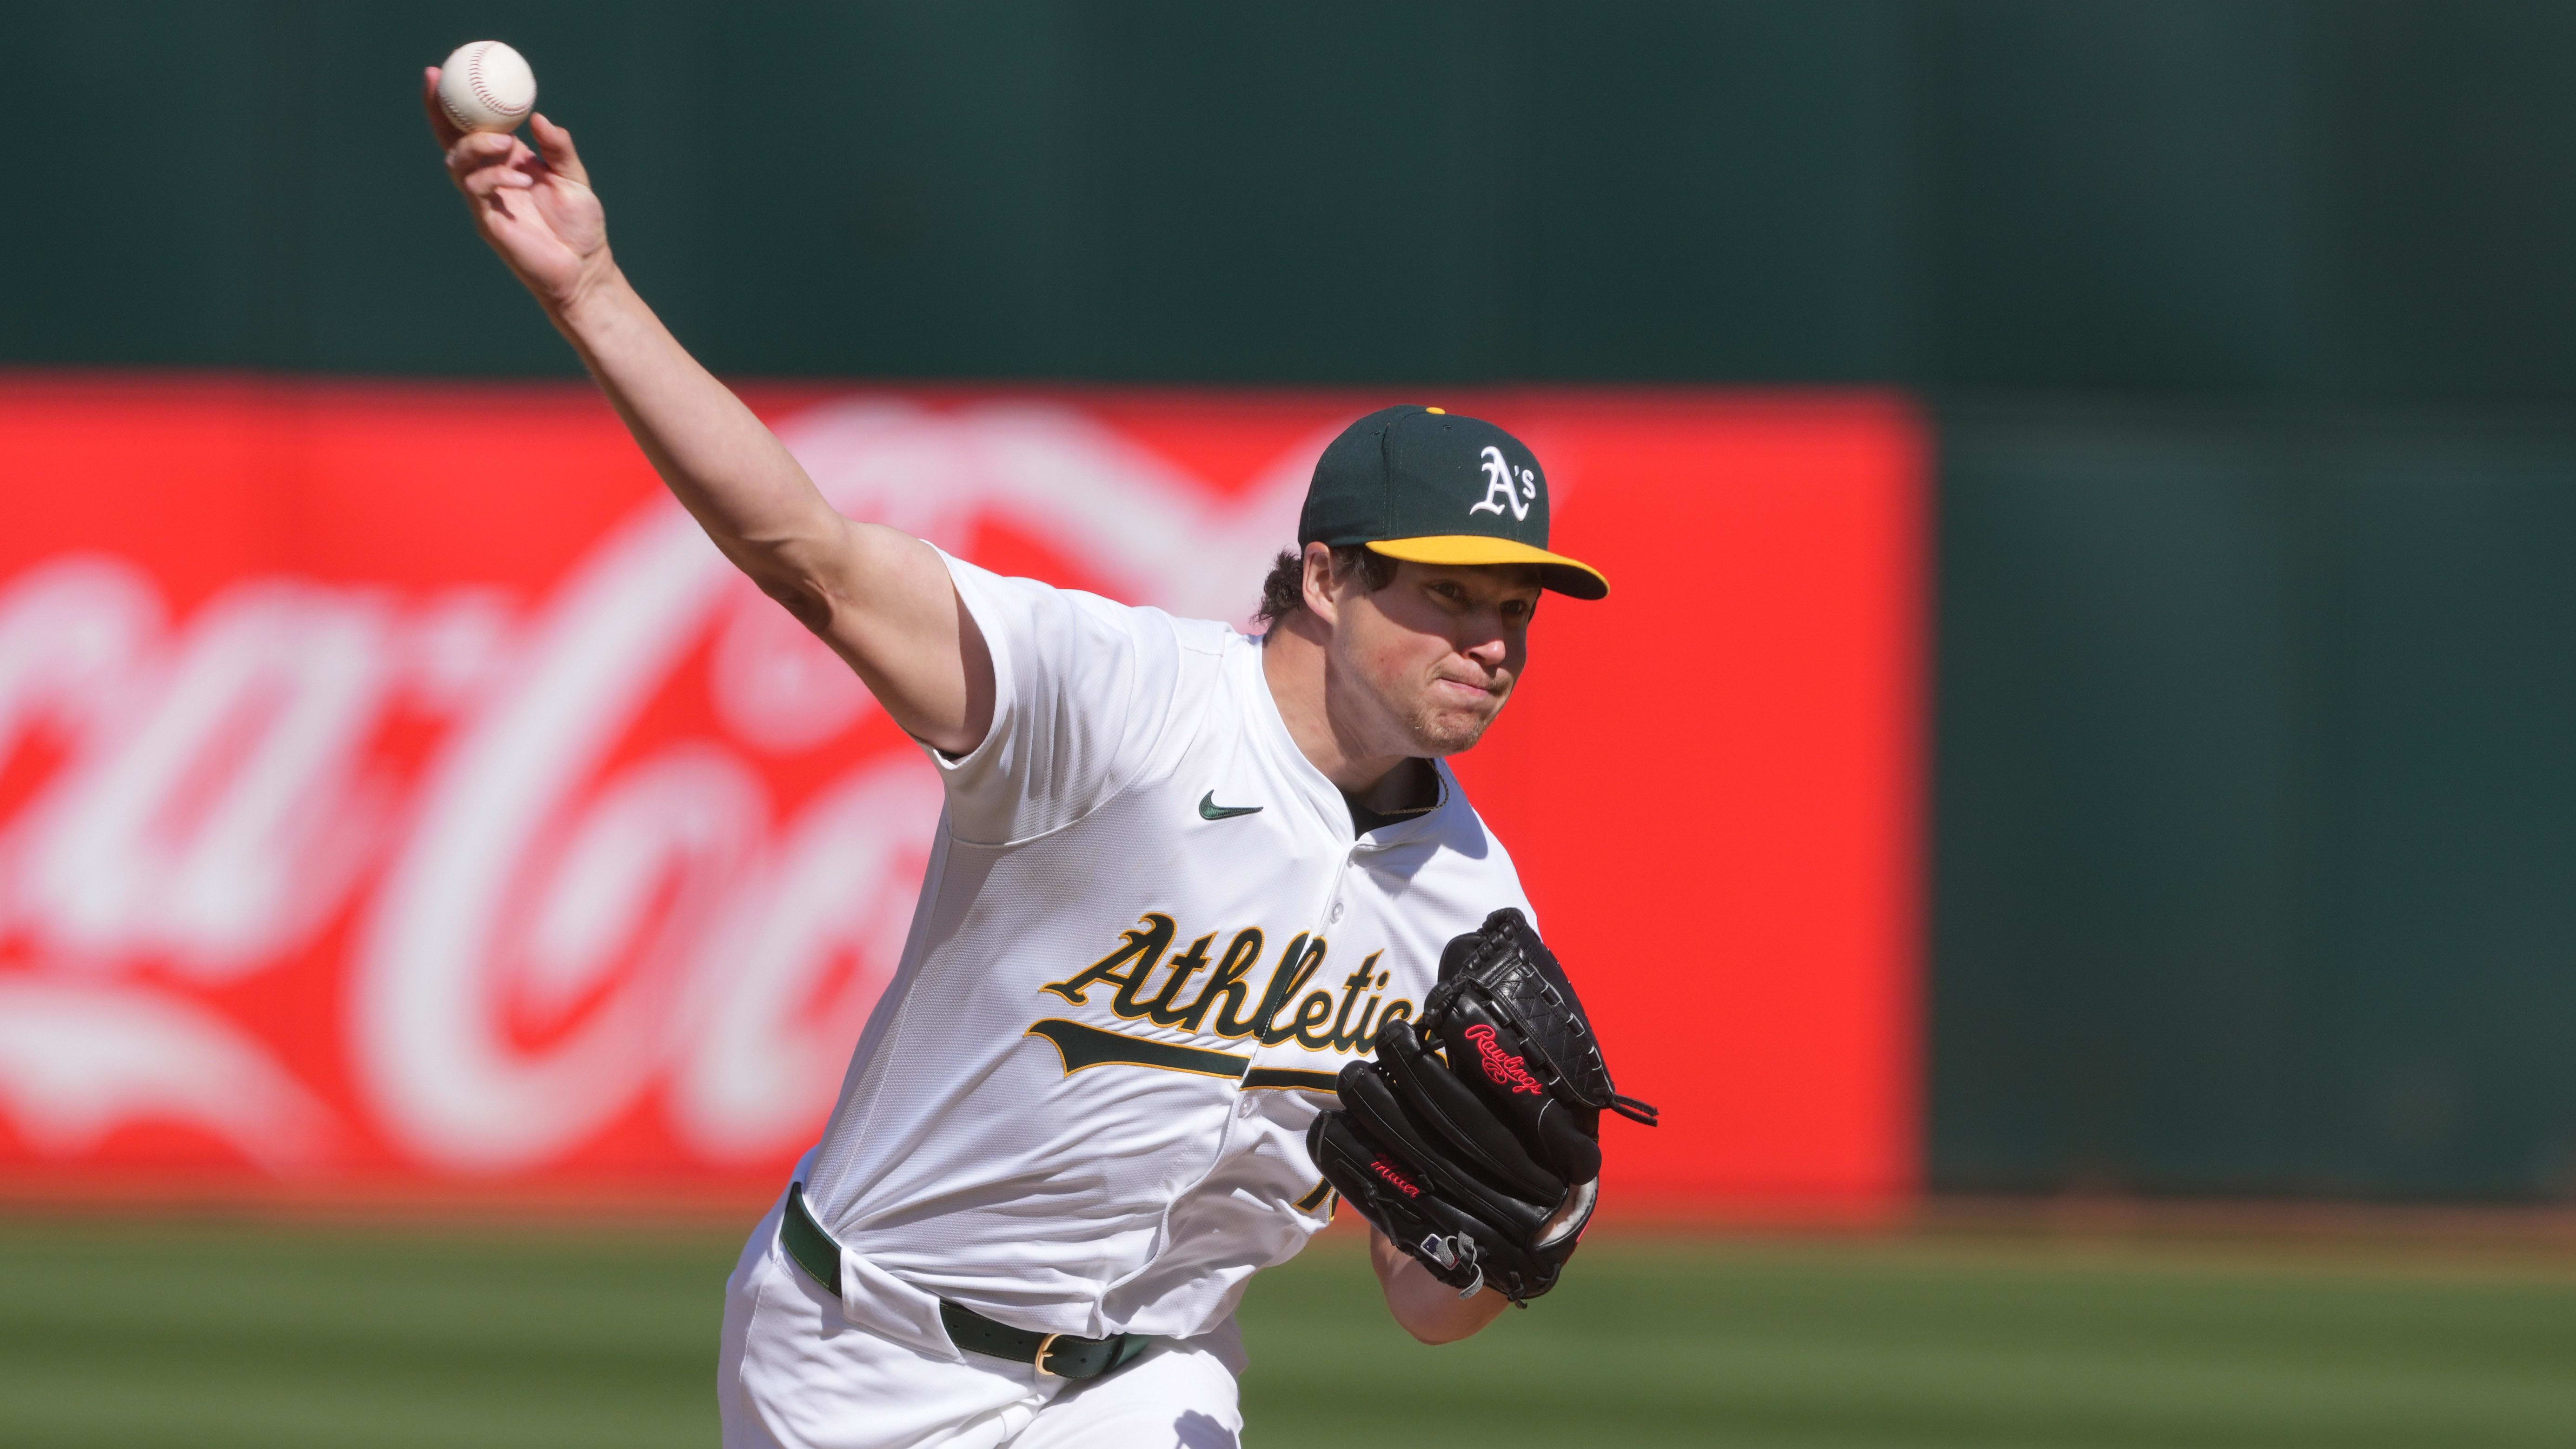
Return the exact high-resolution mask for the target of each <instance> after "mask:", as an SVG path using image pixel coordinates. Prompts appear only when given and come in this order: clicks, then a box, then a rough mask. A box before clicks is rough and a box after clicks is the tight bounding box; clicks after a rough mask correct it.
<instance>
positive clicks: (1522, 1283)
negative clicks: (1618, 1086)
mask: <svg viewBox="0 0 2576 1449" xmlns="http://www.w3.org/2000/svg"><path fill="white" fill-rule="evenodd" d="M1338 1085H1339V1090H1340V1092H1341V1099H1342V1110H1340V1111H1338V1112H1326V1113H1324V1114H1322V1115H1321V1116H1319V1117H1317V1118H1316V1119H1315V1125H1314V1126H1313V1127H1312V1128H1310V1129H1308V1132H1307V1136H1306V1145H1307V1148H1308V1150H1309V1151H1311V1152H1312V1153H1313V1154H1314V1157H1315V1163H1316V1165H1317V1166H1318V1167H1319V1168H1321V1169H1322V1171H1323V1174H1324V1178H1325V1180H1326V1181H1328V1182H1330V1183H1331V1184H1332V1185H1333V1187H1334V1189H1335V1190H1336V1191H1338V1192H1340V1193H1341V1195H1342V1197H1343V1199H1344V1200H1345V1201H1347V1202H1349V1203H1350V1205H1351V1206H1352V1207H1354V1208H1357V1209H1358V1210H1359V1212H1360V1214H1361V1215H1362V1216H1363V1217H1366V1218H1367V1219H1368V1220H1369V1222H1370V1223H1372V1224H1373V1225H1375V1226H1376V1228H1377V1230H1378V1231H1379V1232H1382V1233H1384V1234H1386V1236H1387V1238H1388V1239H1389V1240H1390V1241H1392V1242H1393V1243H1394V1244H1395V1245H1396V1246H1397V1247H1399V1248H1402V1249H1403V1250H1404V1251H1405V1252H1407V1253H1409V1254H1411V1255H1412V1256H1413V1257H1415V1258H1417V1259H1420V1260H1421V1262H1422V1264H1423V1266H1424V1267H1426V1268H1428V1269H1430V1270H1431V1274H1432V1276H1433V1277H1435V1278H1438V1279H1439V1280H1440V1281H1441V1282H1443V1283H1446V1284H1448V1285H1449V1286H1450V1287H1452V1288H1456V1289H1458V1290H1459V1293H1458V1296H1459V1297H1461V1298H1465V1297H1469V1296H1471V1295H1472V1294H1474V1293H1475V1291H1476V1290H1477V1289H1479V1288H1481V1287H1484V1286H1485V1285H1487V1284H1491V1285H1493V1286H1494V1287H1495V1288H1497V1289H1499V1290H1501V1291H1502V1292H1503V1293H1504V1294H1505V1295H1507V1296H1508V1297H1509V1298H1510V1299H1511V1300H1512V1301H1513V1302H1515V1303H1526V1302H1527V1301H1528V1300H1529V1299H1532V1298H1536V1297H1537V1296H1539V1295H1540V1294H1542V1293H1545V1292H1546V1291H1548V1290H1549V1289H1550V1288H1553V1287H1555V1286H1556V1277H1557V1273H1558V1270H1560V1269H1562V1268H1563V1267H1564V1266H1565V1260H1566V1259H1568V1258H1570V1257H1572V1256H1574V1244H1575V1240H1576V1239H1577V1238H1578V1237H1579V1236H1580V1235H1581V1234H1582V1232H1583V1225H1584V1223H1585V1222H1586V1221H1588V1220H1589V1219H1590V1218H1591V1216H1592V1204H1593V1200H1594V1197H1595V1195H1596V1194H1597V1193H1598V1191H1599V1189H1600V1181H1601V1143H1600V1137H1601V1114H1602V1112H1604V1111H1605V1110H1606V1111H1615V1112H1617V1113H1619V1114H1620V1115H1622V1116H1624V1117H1628V1118H1631V1119H1633V1120H1635V1121H1638V1122H1643V1123H1645V1124H1646V1125H1647V1126H1650V1127H1651V1126H1653V1125H1654V1123H1655V1109H1654V1108H1652V1107H1649V1106H1647V1105H1646V1104H1645V1103H1643V1102H1640V1101H1638V1100H1637V1099H1635V1098H1633V1097H1623V1096H1621V1095H1619V1094H1618V1093H1617V1092H1615V1091H1613V1090H1612V1089H1611V1085H1610V1069H1609V1068H1608V1067H1607V1066H1606V1065H1604V1064H1603V1062H1602V1060H1601V1049H1600V1047H1599V1045H1598V1044H1597V1043H1596V1042H1595V1040H1594V1038H1593V1034H1592V1027H1591V1024H1590V1022H1589V1021H1587V1020H1586V1019H1585V1017H1584V1014H1583V1003H1582V1002H1580V1001H1578V1000H1576V999H1575V995H1574V987H1573V985H1572V983H1570V982H1568V981H1567V980H1566V979H1565V971H1564V968H1562V967H1560V966H1559V965H1557V962H1556V956H1555V954H1554V953H1553V952H1550V951H1549V950H1548V949H1547V945H1546V943H1545V942H1542V941H1541V940H1539V938H1538V932H1536V931H1534V930H1532V929H1530V923H1529V920H1528V918H1527V917H1525V916H1523V915H1522V914H1521V913H1520V912H1519V911H1517V910H1512V909H1508V908H1506V909H1504V910H1499V911H1496V912H1494V913H1493V914H1492V915H1490V916H1487V917H1486V918H1485V924H1484V925H1482V926H1481V927H1478V928H1477V929H1476V930H1474V931H1471V932H1469V933H1468V934H1466V935H1463V936H1460V937H1458V938H1457V939H1456V940H1453V941H1451V942H1450V943H1449V945H1448V948H1447V949H1445V950H1443V951H1442V952H1441V953H1440V980H1439V983H1438V984H1437V985H1435V986H1434V987H1433V988H1432V989H1431V995H1430V997H1429V999H1427V1000H1426V1001H1424V1003H1423V1007H1422V1016H1421V1017H1420V1019H1418V1020H1414V1021H1403V1020H1397V1021H1392V1022H1389V1023H1387V1024H1386V1025H1385V1026H1384V1027H1381V1028H1380V1029H1379V1030H1378V1034H1377V1041H1376V1060H1374V1061H1355V1062H1352V1063H1351V1064H1350V1065H1348V1066H1346V1067H1344V1068H1342V1075H1341V1080H1340V1082H1339V1084H1338Z"/></svg>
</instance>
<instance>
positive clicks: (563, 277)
mask: <svg viewBox="0 0 2576 1449" xmlns="http://www.w3.org/2000/svg"><path fill="white" fill-rule="evenodd" d="M421 100H422V103H423V104H424V105H425V106H427V108H428V110H429V129H430V133H431V134H432V135H433V136H435V137H437V139H438V144H439V148H440V149H441V150H444V151H445V152H446V153H447V174H448V176H449V177H450V178H451V179H452V180H454V181H455V183H456V189H457V190H459V191H461V192H464V193H465V204H466V207H467V208H468V209H469V210H471V211H472V212H473V213H474V226H475V229H476V230H478V231H480V232H482V233H483V240H485V241H486V242H489V243H491V246H492V250H494V251H496V252H499V253H500V254H501V260H502V261H504V262H507V263H508V264H509V267H510V270H511V271H512V272H514V273H516V274H517V275H518V278H519V280H520V281H521V282H524V283H526V284H527V288H528V290H529V291H531V292H534V293H536V295H537V300H538V301H539V302H541V303H543V304H545V307H546V310H547V311H549V312H555V313H560V312H562V311H563V310H564V309H565V308H567V307H569V306H570V305H572V303H573V302H574V301H575V300H577V299H578V298H579V297H580V296H581V295H582V294H583V293H584V292H585V291H587V290H588V289H589V288H591V287H592V286H594V285H596V284H597V283H598V282H599V281H600V280H602V279H603V278H605V277H606V276H608V275H609V273H610V272H612V271H613V270H614V264H613V263H612V262H611V261H610V260H609V256H608V218H607V215H606V214H605V213H604V212H603V211H601V209H600V205H599V198H598V196H596V195H595V194H593V193H592V191H591V189H590V173H589V172H587V171H584V170H583V169H582V165H581V157H580V156H579V155H578V154H576V153H575V152H574V150H573V148H572V132H570V131H567V130H565V129H564V128H563V127H561V126H558V125H556V124H555V123H554V122H552V121H549V120H547V119H546V118H545V117H544V116H542V115H533V116H530V117H528V133H529V134H530V135H532V136H534V137H536V139H537V149H536V150H533V151H532V150H530V149H528V144H527V143H526V142H524V141H522V140H520V139H519V138H518V137H517V136H514V135H507V134H503V133H501V132H497V131H459V130H458V129H456V124H455V123H454V122H452V121H450V120H448V119H447V114H446V112H445V111H443V110H441V109H440V108H439V104H438V67H436V66H431V67H430V68H429V70H428V72H427V73H426V74H425V75H424V76H423V77H422V78H421Z"/></svg>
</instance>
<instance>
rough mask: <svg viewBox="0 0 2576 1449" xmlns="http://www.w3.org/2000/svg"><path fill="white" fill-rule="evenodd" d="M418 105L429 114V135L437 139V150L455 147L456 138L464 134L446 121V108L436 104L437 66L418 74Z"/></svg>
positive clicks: (454, 124) (452, 122) (449, 121)
mask: <svg viewBox="0 0 2576 1449" xmlns="http://www.w3.org/2000/svg"><path fill="white" fill-rule="evenodd" d="M420 104H421V109H423V110H425V111H427V112H429V134H430V135H432V136H435V137H437V138H438V149H439V150H441V151H444V150H446V149H447V148H448V147H450V146H453V145H455V144H456V138H457V137H459V136H462V135H464V134H465V133H464V132H462V131H460V130H458V129H456V123H455V122H454V121H451V120H449V119H447V107H445V106H442V105H440V104H439V103H438V67H437V66H434V65H433V66H431V67H429V68H428V69H427V70H424V71H422V72H421V73H420Z"/></svg>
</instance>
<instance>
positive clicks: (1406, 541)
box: [1368, 533, 1610, 599]
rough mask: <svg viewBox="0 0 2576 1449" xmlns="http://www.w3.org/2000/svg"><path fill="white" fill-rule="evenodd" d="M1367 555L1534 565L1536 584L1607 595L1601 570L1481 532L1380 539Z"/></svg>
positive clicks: (1575, 592) (1587, 596) (1594, 596)
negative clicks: (1376, 554) (1536, 571)
mask: <svg viewBox="0 0 2576 1449" xmlns="http://www.w3.org/2000/svg"><path fill="white" fill-rule="evenodd" d="M1368 547H1369V551H1370V552H1371V553H1382V554H1384V555H1386V556H1387V557H1388V558H1400V559H1405V560H1407V561H1409V562H1412V563H1427V564H1461V565H1470V566H1472V565H1475V564H1534V565H1536V566H1537V567H1538V568H1539V570H1540V574H1539V584H1540V586H1541V587H1543V588H1550V589H1554V590H1556V591H1557V592H1558V593H1560V594H1568V595H1571V596H1572V597H1574V598H1578V599H1599V598H1605V597H1607V596H1608V595H1609V593H1610V580H1609V579H1607V578H1605V577H1603V576H1602V573H1601V570H1599V569H1596V568H1594V567H1593V566H1592V565H1590V564H1588V563H1584V562H1582V561H1580V560H1578V559H1570V558H1567V557H1566V556H1565V555H1563V554H1561V553H1549V552H1548V551H1547V550H1546V549H1543V548H1533V547H1531V546H1530V545H1528V544H1526V543H1520V542H1517V541H1515V540H1513V539H1508V538H1494V537H1491V536H1488V535H1486V534H1481V533H1440V534H1433V535H1431V536H1429V537H1427V538H1381V539H1377V540H1374V541H1372V542H1371V543H1370V544H1369V546H1368Z"/></svg>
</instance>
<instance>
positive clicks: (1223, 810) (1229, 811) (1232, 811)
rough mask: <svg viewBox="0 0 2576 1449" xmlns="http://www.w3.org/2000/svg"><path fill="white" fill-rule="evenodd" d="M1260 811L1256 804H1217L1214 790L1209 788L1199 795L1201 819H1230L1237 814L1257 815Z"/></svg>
mask: <svg viewBox="0 0 2576 1449" xmlns="http://www.w3.org/2000/svg"><path fill="white" fill-rule="evenodd" d="M1260 813H1261V807H1260V806H1258V805H1219V804H1218V803H1216V792H1215V791H1214V790H1210V791H1209V792H1207V793H1206V794H1204V795H1201V796H1200V797H1199V818H1200V819H1201V820H1232V819H1233V818H1234V817H1236V816H1237V815H1258V814H1260Z"/></svg>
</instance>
